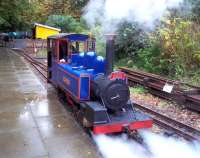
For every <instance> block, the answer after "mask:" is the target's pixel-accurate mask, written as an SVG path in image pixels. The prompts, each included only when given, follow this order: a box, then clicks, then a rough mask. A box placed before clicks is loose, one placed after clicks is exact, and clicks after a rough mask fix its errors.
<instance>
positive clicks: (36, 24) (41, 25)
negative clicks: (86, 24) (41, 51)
mask: <svg viewBox="0 0 200 158" xmlns="http://www.w3.org/2000/svg"><path fill="white" fill-rule="evenodd" d="M34 25H35V26H40V27H45V28H48V29H52V30H56V31H61V29H58V28H55V27H51V26H48V25H43V24H39V23H34Z"/></svg>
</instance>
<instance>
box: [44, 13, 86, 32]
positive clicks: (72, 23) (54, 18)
mask: <svg viewBox="0 0 200 158" xmlns="http://www.w3.org/2000/svg"><path fill="white" fill-rule="evenodd" d="M46 24H47V25H49V26H52V27H58V28H60V29H61V30H62V31H63V32H81V31H82V28H81V26H80V23H79V22H77V21H76V20H75V19H74V18H73V17H72V16H63V15H50V16H49V17H48V20H47V21H46Z"/></svg>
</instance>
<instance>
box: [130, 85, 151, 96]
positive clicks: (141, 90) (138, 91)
mask: <svg viewBox="0 0 200 158" xmlns="http://www.w3.org/2000/svg"><path fill="white" fill-rule="evenodd" d="M129 89H130V92H131V93H135V94H144V93H147V90H146V89H145V88H144V87H142V86H137V87H130V88H129Z"/></svg>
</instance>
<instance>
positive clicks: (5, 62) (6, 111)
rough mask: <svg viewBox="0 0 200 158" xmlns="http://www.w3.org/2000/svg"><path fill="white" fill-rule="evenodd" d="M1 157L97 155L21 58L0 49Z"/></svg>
mask: <svg viewBox="0 0 200 158" xmlns="http://www.w3.org/2000/svg"><path fill="white" fill-rule="evenodd" d="M0 157H1V158H96V157H98V155H97V151H96V149H95V147H94V144H93V143H92V141H91V139H90V138H89V137H88V136H87V135H86V134H85V133H84V132H83V130H82V129H81V128H80V127H79V125H78V124H77V123H76V122H74V120H73V118H72V117H71V115H70V114H69V112H68V111H66V110H65V108H64V107H63V105H62V104H61V103H60V102H59V101H58V98H57V95H56V92H55V90H54V88H52V87H51V86H50V85H48V90H46V89H45V88H44V87H43V86H42V84H41V83H40V81H39V80H38V79H37V77H36V76H35V75H34V74H33V72H32V70H31V69H30V67H29V65H28V64H27V63H26V61H24V59H23V58H22V57H20V56H18V55H16V54H15V53H13V52H12V51H11V50H9V49H6V48H0Z"/></svg>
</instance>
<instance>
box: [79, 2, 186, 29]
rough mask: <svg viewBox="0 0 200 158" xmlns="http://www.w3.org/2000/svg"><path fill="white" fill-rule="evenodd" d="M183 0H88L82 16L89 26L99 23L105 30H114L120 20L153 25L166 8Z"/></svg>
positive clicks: (175, 5) (148, 25)
mask: <svg viewBox="0 0 200 158" xmlns="http://www.w3.org/2000/svg"><path fill="white" fill-rule="evenodd" d="M183 1H184V0H90V1H89V3H88V5H87V6H86V7H85V9H84V15H83V16H84V18H85V19H86V21H87V23H88V24H89V25H90V27H94V26H95V25H96V24H97V23H99V24H101V25H102V27H103V30H104V31H105V32H111V31H112V32H114V31H116V29H117V27H118V24H119V23H120V22H122V21H127V22H131V23H132V22H138V23H139V24H141V25H143V26H145V27H151V28H152V27H153V26H154V23H155V21H156V20H159V19H160V18H161V17H162V16H163V15H164V14H165V12H166V10H167V9H172V8H177V7H179V5H180V4H181V3H182V2H183Z"/></svg>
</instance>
